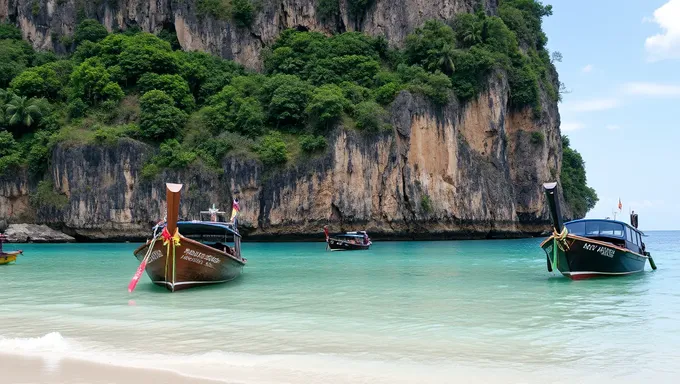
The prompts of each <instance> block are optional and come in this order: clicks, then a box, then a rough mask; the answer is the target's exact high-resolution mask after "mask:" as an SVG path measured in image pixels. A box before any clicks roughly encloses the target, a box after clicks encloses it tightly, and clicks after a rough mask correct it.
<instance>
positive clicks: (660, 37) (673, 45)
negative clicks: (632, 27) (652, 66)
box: [645, 0, 680, 61]
mask: <svg viewBox="0 0 680 384" xmlns="http://www.w3.org/2000/svg"><path fill="white" fill-rule="evenodd" d="M645 20H647V19H645ZM652 21H653V22H654V23H656V24H658V25H659V28H661V33H658V34H656V35H654V36H650V37H648V38H647V40H645V48H646V49H647V53H648V54H649V59H650V60H651V61H658V60H663V59H680V22H679V21H680V0H669V1H668V2H667V3H666V4H664V5H662V6H661V7H660V8H658V9H657V10H656V11H654V17H653V19H652Z"/></svg>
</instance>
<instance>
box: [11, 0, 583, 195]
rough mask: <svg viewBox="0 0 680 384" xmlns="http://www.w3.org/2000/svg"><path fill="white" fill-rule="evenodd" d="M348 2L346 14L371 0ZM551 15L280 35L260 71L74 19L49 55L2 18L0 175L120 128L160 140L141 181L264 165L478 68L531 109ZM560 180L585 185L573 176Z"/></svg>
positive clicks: (546, 63) (527, 11)
mask: <svg viewBox="0 0 680 384" xmlns="http://www.w3.org/2000/svg"><path fill="white" fill-rule="evenodd" d="M253 4H255V3H252V2H251V1H250V0H201V1H198V2H197V12H198V13H199V15H207V16H210V17H214V18H220V19H229V18H230V19H232V20H233V21H234V22H236V23H237V24H238V25H239V26H242V27H246V26H248V25H249V24H250V22H251V21H252V18H253V15H254V12H255V7H254V6H253ZM348 4H349V6H350V11H351V15H352V17H353V18H355V19H356V20H358V19H360V18H362V17H363V15H364V13H365V11H366V9H367V8H368V7H369V6H370V5H371V4H372V1H371V0H356V1H354V0H353V1H350V2H349V3H348ZM317 11H318V12H319V14H320V15H321V16H322V18H325V19H329V20H330V19H333V18H337V17H338V16H339V2H338V1H336V0H325V1H320V2H319V3H318V9H317ZM550 14H551V8H550V6H543V5H542V4H541V3H540V2H538V1H535V0H501V2H500V6H499V9H498V15H497V16H489V15H487V14H486V13H485V12H483V11H481V10H480V11H478V12H476V13H474V14H461V15H459V16H457V17H456V18H455V19H453V20H448V21H435V20H432V21H428V22H426V23H425V24H424V25H423V26H422V27H421V28H418V29H417V30H415V31H413V33H412V34H410V35H409V36H408V37H407V39H406V41H405V45H404V48H403V49H395V48H392V47H388V44H387V41H386V40H385V39H384V38H382V37H371V36H367V35H365V34H362V33H359V32H347V33H342V34H337V35H334V36H325V35H323V34H321V33H317V32H302V31H297V30H287V31H284V32H283V33H282V34H281V35H280V37H279V38H278V39H277V41H276V42H275V43H274V44H272V45H271V46H270V47H268V48H267V49H266V51H265V53H264V55H263V62H264V71H263V73H255V72H252V71H249V70H246V69H245V68H243V67H242V66H240V65H238V64H236V63H234V62H233V61H229V60H223V59H221V58H218V57H215V56H212V55H209V54H206V53H200V52H184V51H181V50H178V47H179V45H178V43H177V39H176V36H170V34H168V33H166V32H167V31H166V32H164V34H162V36H161V35H159V36H158V37H157V36H154V35H151V34H148V33H141V32H138V31H134V30H131V31H126V32H125V33H117V34H108V33H107V31H106V29H105V28H104V27H103V26H102V25H101V24H99V23H98V22H97V21H95V20H90V19H82V20H81V22H80V23H79V25H78V26H77V28H76V30H75V32H74V35H73V36H72V37H66V38H68V40H69V41H70V47H71V51H72V52H71V53H70V54H69V55H67V56H63V57H57V56H55V55H54V54H52V53H43V52H35V51H34V50H33V49H32V48H31V46H30V45H28V44H27V43H26V42H24V41H22V40H21V34H20V33H19V31H18V30H17V29H16V28H15V27H14V26H11V25H7V24H2V25H0V57H3V58H6V60H2V62H1V63H0V90H1V91H0V92H1V93H0V106H2V108H0V112H2V114H1V115H0V130H2V131H7V132H4V133H3V135H2V136H1V137H0V142H2V143H3V144H4V145H3V147H4V148H3V149H2V152H1V154H2V157H0V172H2V171H4V170H5V169H6V168H8V167H13V166H20V165H22V164H31V171H32V172H33V173H35V174H38V175H39V174H40V172H41V171H42V170H44V169H45V166H46V164H47V163H48V158H49V153H50V150H49V148H50V146H51V145H53V144H55V143H57V142H72V143H88V142H93V143H103V144H107V143H115V142H116V141H117V140H118V139H119V138H121V137H125V136H127V137H131V138H133V139H136V140H141V141H145V142H147V143H149V144H151V145H152V146H155V147H156V148H158V155H157V156H156V157H155V158H154V159H152V160H151V161H150V162H149V164H147V167H146V168H145V175H146V176H149V177H151V176H153V175H154V174H155V173H157V172H159V171H161V170H162V169H164V168H183V167H186V166H188V165H189V164H191V163H194V162H202V163H204V164H205V165H207V166H209V167H213V168H219V167H220V163H221V161H222V159H223V158H224V157H225V156H226V155H228V154H229V153H231V152H235V151H238V152H239V153H241V154H246V155H250V156H253V157H256V158H259V159H260V160H261V161H262V163H263V164H265V166H266V167H267V168H270V169H275V168H276V167H280V166H285V164H286V163H291V162H296V161H298V160H299V159H301V158H303V156H304V157H306V156H308V155H310V154H316V153H322V152H323V151H324V150H326V148H327V146H328V141H327V139H326V137H327V136H328V135H329V134H330V131H331V130H333V129H334V128H335V126H336V125H337V124H343V125H345V126H346V127H348V128H352V129H357V130H359V131H362V132H365V133H366V134H372V133H377V132H381V131H383V130H385V129H389V124H388V114H387V113H386V108H387V107H388V105H389V104H390V103H391V102H392V101H393V100H394V98H395V97H396V96H397V94H398V93H399V92H400V91H402V90H408V91H410V92H412V93H416V94H421V95H423V96H424V97H426V98H428V99H429V100H431V101H432V102H433V103H435V104H438V105H445V104H447V103H448V102H449V101H450V100H451V99H452V98H454V97H455V98H457V99H458V100H459V101H460V102H462V103H465V102H467V101H469V100H473V99H474V98H475V97H477V96H478V95H479V94H480V93H481V92H483V91H484V90H485V88H486V87H487V85H488V84H489V78H490V76H498V77H499V78H503V77H505V78H507V81H508V83H509V85H510V106H511V107H512V108H515V109H525V108H531V109H533V111H534V115H535V116H536V117H537V118H538V117H540V116H541V112H542V111H541V105H542V103H541V97H542V96H543V95H547V96H548V97H550V98H553V99H554V100H557V97H558V96H557V86H556V84H558V82H557V75H556V72H555V70H554V67H553V66H552V63H551V62H550V59H549V55H548V52H547V51H546V49H545V44H546V41H547V39H546V37H545V34H544V33H543V32H542V30H541V20H542V18H543V17H545V16H548V15H550ZM8 133H9V134H8ZM536 140H537V139H536ZM567 176H570V174H567ZM571 180H572V184H573V185H576V186H577V189H578V188H581V189H583V188H587V187H586V186H585V178H583V180H582V181H581V179H579V178H578V177H575V176H574V177H572V179H571ZM581 183H582V184H581Z"/></svg>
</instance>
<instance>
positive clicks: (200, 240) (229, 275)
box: [133, 184, 247, 292]
mask: <svg viewBox="0 0 680 384" xmlns="http://www.w3.org/2000/svg"><path fill="white" fill-rule="evenodd" d="M166 189H167V222H166V223H159V224H158V225H157V226H156V227H154V235H153V237H152V238H151V239H150V240H149V241H147V242H146V244H144V245H142V246H141V247H139V248H137V250H135V252H134V255H135V257H137V259H138V260H139V261H140V262H141V263H142V265H144V263H145V262H146V263H147V264H145V269H146V273H147V275H148V276H149V278H151V281H152V282H153V283H154V284H157V285H160V286H163V287H166V288H167V289H168V290H169V291H172V292H174V291H178V290H182V289H187V288H192V287H196V286H201V285H209V284H218V283H225V282H227V281H230V280H233V279H235V278H237V277H238V276H240V275H241V272H242V271H243V266H244V265H245V264H246V262H247V260H246V259H245V258H243V257H242V256H241V235H240V234H239V232H238V228H237V225H236V217H237V214H238V212H239V206H238V200H236V199H235V200H234V203H233V206H232V217H231V221H230V222H219V221H217V216H218V214H220V213H224V212H219V211H217V210H216V209H214V206H213V209H210V210H209V211H208V212H207V213H209V214H210V220H209V221H202V220H193V221H179V222H178V216H179V200H180V190H181V189H182V185H181V184H166ZM204 213H206V212H201V214H204ZM158 231H162V232H161V234H160V235H158ZM228 242H232V243H233V246H231V247H230V246H228V245H226V243H228ZM140 267H141V266H140ZM133 289H134V288H133Z"/></svg>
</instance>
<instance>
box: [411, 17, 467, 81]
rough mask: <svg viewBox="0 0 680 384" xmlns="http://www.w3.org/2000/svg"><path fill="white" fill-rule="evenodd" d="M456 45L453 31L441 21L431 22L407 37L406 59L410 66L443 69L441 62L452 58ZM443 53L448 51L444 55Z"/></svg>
mask: <svg viewBox="0 0 680 384" xmlns="http://www.w3.org/2000/svg"><path fill="white" fill-rule="evenodd" d="M455 44H456V35H455V33H454V32H453V29H451V27H449V26H448V25H446V24H444V23H443V22H441V21H439V20H429V21H427V22H426V23H425V25H424V26H423V27H422V28H417V29H416V30H415V31H414V32H413V33H412V34H410V35H408V36H407V37H406V47H405V53H406V59H407V61H408V63H409V64H417V65H421V66H422V67H423V68H428V69H431V70H434V69H439V68H441V67H440V65H439V61H440V59H441V58H442V57H444V58H445V60H444V61H442V64H447V63H446V61H447V60H446V58H448V57H450V56H452V51H451V50H452V49H453V47H455ZM442 51H446V53H445V54H442Z"/></svg>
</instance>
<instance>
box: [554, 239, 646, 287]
mask: <svg viewBox="0 0 680 384" xmlns="http://www.w3.org/2000/svg"><path fill="white" fill-rule="evenodd" d="M541 248H543V250H544V251H545V253H546V256H547V258H548V270H551V269H553V270H554V269H557V270H559V271H560V273H562V275H564V276H566V277H569V278H571V279H573V280H580V279H587V278H593V277H606V276H625V275H630V274H634V273H639V272H643V271H644V269H645V263H646V262H647V260H648V257H647V256H644V255H640V254H637V253H634V252H632V251H630V250H628V249H625V248H621V247H618V246H615V245H613V244H611V243H606V242H602V241H597V240H592V239H587V238H585V237H580V236H575V235H568V236H567V237H566V238H565V239H564V240H557V239H555V237H553V236H551V237H549V238H548V239H547V240H545V241H544V242H543V243H542V244H541Z"/></svg>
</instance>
